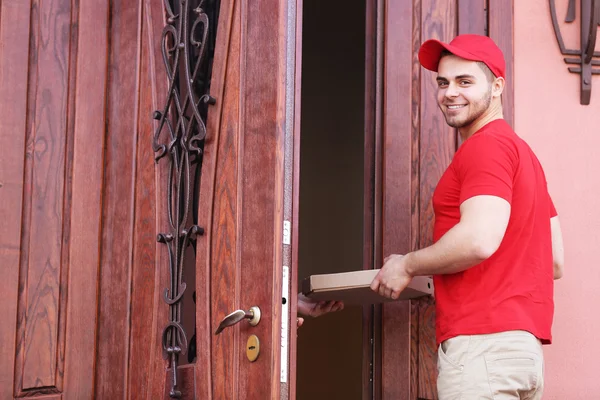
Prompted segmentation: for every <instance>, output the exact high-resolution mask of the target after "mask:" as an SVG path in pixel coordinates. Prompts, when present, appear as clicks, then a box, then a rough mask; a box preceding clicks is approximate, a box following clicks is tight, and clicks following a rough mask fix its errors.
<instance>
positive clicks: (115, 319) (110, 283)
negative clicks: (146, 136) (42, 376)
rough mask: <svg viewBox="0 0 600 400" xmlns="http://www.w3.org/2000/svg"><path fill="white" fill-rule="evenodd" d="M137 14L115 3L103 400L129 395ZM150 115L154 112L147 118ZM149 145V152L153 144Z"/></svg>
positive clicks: (129, 4) (100, 348)
mask: <svg viewBox="0 0 600 400" xmlns="http://www.w3.org/2000/svg"><path fill="white" fill-rule="evenodd" d="M138 12H139V5H138V3H137V2H135V1H127V0H113V1H112V2H111V7H110V15H109V20H110V27H109V28H110V30H109V33H108V34H109V37H110V41H109V43H110V48H109V50H108V75H107V77H106V78H107V83H106V85H107V97H108V99H107V111H106V139H105V140H106V142H105V143H106V144H105V149H106V150H105V162H104V166H103V168H104V182H103V194H102V196H103V202H102V224H101V226H102V241H101V243H102V245H101V254H100V260H101V262H100V289H99V290H100V296H99V300H98V302H99V307H98V312H99V314H98V333H97V336H98V344H97V361H96V383H95V386H96V387H95V396H96V397H97V398H99V399H104V398H106V399H109V398H110V399H116V398H125V396H126V393H127V381H128V379H127V375H128V368H127V367H128V362H129V357H128V356H129V330H130V320H129V316H130V301H131V297H130V279H131V261H132V254H131V252H132V236H133V234H134V226H133V218H134V209H133V206H134V191H135V187H136V182H135V166H136V159H135V155H136V150H137V149H136V146H137V145H138V142H137V140H136V134H137V129H136V120H135V116H136V112H135V110H136V105H137V104H138V93H137V90H136V89H137V88H138V87H137V78H138V76H137V74H136V71H137V68H138V19H139V17H138ZM148 114H150V113H149V111H147V112H146V117H147V118H148V117H149V115H148ZM139 144H140V145H144V144H145V143H139ZM144 147H145V150H146V151H150V149H149V148H150V146H148V144H146V146H144ZM149 167H150V168H151V167H152V164H150V165H149Z"/></svg>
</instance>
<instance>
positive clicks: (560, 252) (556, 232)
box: [550, 216, 565, 279]
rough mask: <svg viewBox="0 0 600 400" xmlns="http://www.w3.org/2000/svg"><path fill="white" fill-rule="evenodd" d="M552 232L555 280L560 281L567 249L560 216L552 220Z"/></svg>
mask: <svg viewBox="0 0 600 400" xmlns="http://www.w3.org/2000/svg"><path fill="white" fill-rule="evenodd" d="M550 229H551V231H552V258H553V260H554V279H560V278H562V276H563V272H564V263H565V249H564V247H563V238H562V231H561V229H560V222H559V221H558V216H556V217H552V218H550Z"/></svg>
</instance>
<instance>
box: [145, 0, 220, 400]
mask: <svg viewBox="0 0 600 400" xmlns="http://www.w3.org/2000/svg"><path fill="white" fill-rule="evenodd" d="M164 5H165V12H166V16H167V24H166V25H165V27H164V29H163V33H162V42H161V48H162V56H163V61H164V65H165V70H166V74H167V78H168V93H167V99H166V102H165V105H164V107H163V109H162V110H157V111H155V112H154V114H153V118H154V119H155V120H157V121H158V124H157V128H156V131H155V133H154V139H153V143H152V148H153V150H154V152H155V161H156V162H157V163H159V162H161V161H160V160H161V159H162V160H164V161H162V162H164V163H166V169H167V171H168V172H167V178H166V180H165V182H164V184H165V185H166V188H167V190H166V196H167V198H166V206H167V209H166V210H158V212H166V217H167V220H168V226H169V231H168V232H159V233H158V235H157V240H158V242H160V243H163V244H164V245H165V246H166V248H167V251H168V260H169V265H168V268H169V287H168V288H166V289H165V291H164V295H163V297H164V301H165V303H166V304H167V305H168V307H169V320H168V321H167V323H166V326H165V328H164V329H163V333H162V347H163V357H164V358H165V359H166V360H168V361H169V366H170V369H171V374H172V380H171V388H170V391H169V395H170V397H171V398H181V397H182V393H181V391H180V388H179V386H178V371H177V366H178V365H179V364H180V359H179V357H180V356H184V355H186V354H187V355H188V360H189V361H192V360H193V359H194V357H195V337H193V338H192V341H190V342H188V335H187V334H186V332H185V329H184V326H183V324H182V306H183V303H182V299H183V295H184V293H185V292H186V289H187V285H186V282H185V280H184V276H185V274H184V269H185V268H186V266H190V267H191V268H194V267H193V266H194V262H193V261H194V260H189V257H188V259H186V252H188V250H189V247H190V246H192V248H193V249H194V253H195V248H196V246H195V243H196V236H197V235H202V234H204V229H203V228H201V227H200V226H198V214H197V210H198V196H199V189H200V188H199V186H200V174H201V169H202V168H201V167H202V154H203V149H204V139H205V137H206V115H207V111H208V106H209V105H211V104H214V103H215V99H214V98H212V97H211V96H210V95H209V94H208V93H209V90H210V76H211V71H212V59H213V55H214V44H215V39H216V21H217V18H218V10H219V1H218V0H165V2H164ZM188 256H189V252H188ZM192 289H193V288H192ZM194 294H195V293H194ZM194 298H195V296H194ZM188 343H189V346H188ZM190 353H191V354H190Z"/></svg>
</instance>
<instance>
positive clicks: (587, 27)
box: [548, 0, 600, 105]
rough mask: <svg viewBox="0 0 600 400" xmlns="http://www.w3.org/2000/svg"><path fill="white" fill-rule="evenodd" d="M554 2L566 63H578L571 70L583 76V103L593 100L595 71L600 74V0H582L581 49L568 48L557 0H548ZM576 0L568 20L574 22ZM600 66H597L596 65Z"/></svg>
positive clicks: (556, 28) (552, 11)
mask: <svg viewBox="0 0 600 400" xmlns="http://www.w3.org/2000/svg"><path fill="white" fill-rule="evenodd" d="M548 1H549V3H550V14H551V17H552V25H553V26H554V34H555V35H556V40H557V42H558V46H559V47H560V51H561V53H562V54H563V56H566V57H565V58H564V60H565V63H567V64H568V65H577V66H574V67H569V72H572V73H576V74H579V75H580V76H581V95H580V96H581V98H580V103H581V104H583V105H588V104H590V99H591V96H592V75H600V68H597V67H598V66H600V59H597V58H598V57H600V51H594V50H595V48H596V38H597V36H598V26H599V25H600V0H580V6H581V7H580V16H581V18H580V20H581V23H580V32H581V46H580V49H579V50H572V49H567V48H566V46H565V43H564V41H563V37H562V34H561V31H560V25H559V24H558V17H557V14H556V4H555V0H548ZM576 10H577V7H576V0H569V4H568V8H567V16H566V18H565V22H567V23H573V22H574V21H575V19H576ZM595 67H596V68H595Z"/></svg>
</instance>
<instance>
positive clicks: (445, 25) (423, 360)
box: [418, 0, 474, 399]
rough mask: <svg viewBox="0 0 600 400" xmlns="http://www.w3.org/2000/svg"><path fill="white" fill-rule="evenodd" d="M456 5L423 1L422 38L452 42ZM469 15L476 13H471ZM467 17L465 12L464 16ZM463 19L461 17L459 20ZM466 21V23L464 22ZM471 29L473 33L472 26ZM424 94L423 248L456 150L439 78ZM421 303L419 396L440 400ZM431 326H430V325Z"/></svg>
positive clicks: (425, 83)
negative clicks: (439, 92)
mask: <svg viewBox="0 0 600 400" xmlns="http://www.w3.org/2000/svg"><path fill="white" fill-rule="evenodd" d="M457 11H458V10H457V9H456V5H455V4H452V3H448V2H445V1H438V0H422V13H423V14H422V24H421V37H422V38H423V40H426V39H440V40H442V41H445V42H448V41H450V40H452V39H453V38H454V36H455V35H456V32H457V25H456V20H457V18H456V15H457ZM469 12H474V10H470V11H469ZM464 14H465V13H464V12H463V15H464ZM459 19H460V16H459ZM463 21H464V19H463ZM469 29H473V27H472V26H471V27H470V28H469ZM422 74H423V75H422V77H421V82H420V84H421V91H420V92H421V93H420V96H421V98H420V104H421V106H420V138H419V142H420V144H419V160H420V161H419V175H420V176H419V187H420V195H419V248H423V247H427V246H429V245H431V244H432V241H433V221H434V212H433V207H432V204H431V197H432V195H433V191H434V190H435V187H436V186H437V183H438V181H439V179H440V177H441V176H442V174H443V173H444V171H445V170H446V168H447V166H448V165H449V164H450V161H451V159H452V157H453V155H454V151H455V148H456V140H457V139H456V135H457V133H456V130H455V129H453V128H451V127H449V126H448V125H447V124H446V121H445V119H444V117H443V115H442V114H441V113H440V111H439V108H438V106H437V101H436V92H437V87H436V84H435V80H434V79H435V74H434V73H431V72H429V71H426V70H422ZM423 301H424V300H420V302H419V346H418V351H419V368H418V377H419V390H418V396H419V397H421V398H424V399H436V398H437V391H436V380H437V368H436V365H437V359H436V358H435V357H432V356H431V355H432V354H437V353H436V350H437V349H436V346H435V339H434V340H433V342H432V341H431V340H430V339H431V338H430V336H428V333H430V332H431V329H435V314H434V306H433V303H425V304H427V305H424V303H423ZM428 324H429V325H428Z"/></svg>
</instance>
